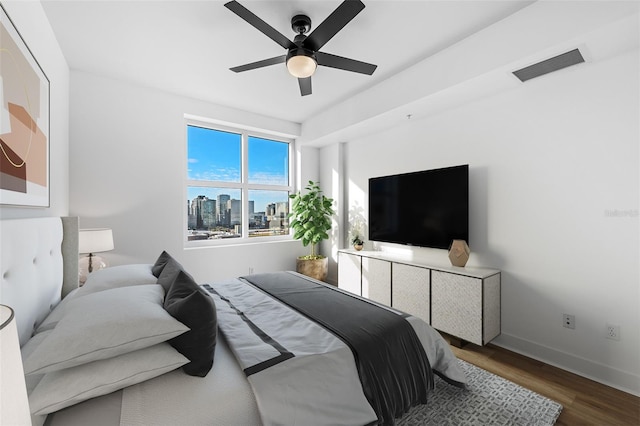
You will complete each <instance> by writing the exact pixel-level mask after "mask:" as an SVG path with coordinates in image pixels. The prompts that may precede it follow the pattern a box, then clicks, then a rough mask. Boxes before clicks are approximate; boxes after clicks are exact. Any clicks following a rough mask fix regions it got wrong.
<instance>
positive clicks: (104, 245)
mask: <svg viewBox="0 0 640 426" xmlns="http://www.w3.org/2000/svg"><path fill="white" fill-rule="evenodd" d="M78 236H79V241H78V249H79V252H80V253H82V254H87V253H88V256H84V257H82V258H80V261H79V264H80V267H79V270H80V272H79V278H80V285H81V286H82V285H83V284H84V283H85V281H87V276H88V275H89V274H90V273H92V272H93V271H97V270H99V269H104V268H106V267H107V266H108V265H107V262H106V261H105V260H104V259H103V258H102V257H100V256H95V255H94V254H93V253H101V252H105V251H110V250H113V247H114V246H113V232H112V231H111V229H109V228H92V229H81V230H80V232H79V235H78Z"/></svg>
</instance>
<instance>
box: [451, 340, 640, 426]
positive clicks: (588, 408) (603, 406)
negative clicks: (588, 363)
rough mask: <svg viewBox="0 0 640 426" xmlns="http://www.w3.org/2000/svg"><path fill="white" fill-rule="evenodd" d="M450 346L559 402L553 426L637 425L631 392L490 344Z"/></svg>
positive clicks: (639, 407) (638, 401)
mask: <svg viewBox="0 0 640 426" xmlns="http://www.w3.org/2000/svg"><path fill="white" fill-rule="evenodd" d="M444 337H445V339H448V336H444ZM451 348H452V349H453V352H454V353H455V355H456V356H457V357H458V358H460V359H462V360H465V361H467V362H469V363H471V364H474V365H477V366H478V367H480V368H483V369H485V370H487V371H490V372H492V373H494V374H496V375H498V376H501V377H504V378H505V379H508V380H511V381H512V382H514V383H517V384H519V385H520V386H522V387H525V388H527V389H530V390H532V391H534V392H537V393H539V394H541V395H544V396H546V397H547V398H550V399H552V400H554V401H557V402H559V403H560V404H562V406H563V409H562V413H561V414H560V417H559V418H558V421H557V423H556V425H557V426H566V425H571V426H573V425H594V426H614V425H620V426H623V425H630V426H638V425H640V398H638V397H636V396H634V395H631V394H628V393H625V392H622V391H619V390H617V389H614V388H611V387H609V386H605V385H602V384H600V383H597V382H594V381H593V380H589V379H585V378H584V377H581V376H578V375H576V374H573V373H569V372H567V371H564V370H561V369H559V368H556V367H552V366H550V365H547V364H544V363H543V362H540V361H536V360H533V359H531V358H527V357H525V356H522V355H519V354H516V353H514V352H511V351H508V350H506V349H502V348H499V347H497V346H493V345H491V344H489V345H487V346H484V347H480V346H477V345H474V344H467V345H465V346H464V347H463V348H462V349H460V348H456V347H453V346H452V347H451Z"/></svg>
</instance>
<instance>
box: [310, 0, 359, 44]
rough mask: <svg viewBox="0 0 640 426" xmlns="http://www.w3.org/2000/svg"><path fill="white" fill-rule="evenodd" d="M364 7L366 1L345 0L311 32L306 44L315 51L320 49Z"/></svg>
mask: <svg viewBox="0 0 640 426" xmlns="http://www.w3.org/2000/svg"><path fill="white" fill-rule="evenodd" d="M362 9H364V3H362V2H361V1H360V0H345V1H344V2H342V4H341V5H340V6H338V8H337V9H336V10H334V11H333V12H332V13H331V15H329V16H328V17H327V19H325V20H324V21H322V23H321V24H320V25H318V26H317V27H316V29H315V30H313V32H312V33H311V34H309V37H307V38H306V39H305V41H304V46H305V47H307V48H309V49H311V50H314V51H318V50H320V48H321V47H322V46H324V45H325V44H326V43H327V42H328V41H329V40H331V38H332V37H333V36H334V35H336V33H337V32H338V31H340V30H341V29H342V28H343V27H344V26H345V25H347V24H348V23H349V21H351V20H352V19H353V18H355V17H356V15H357V14H358V13H360V11H361V10H362Z"/></svg>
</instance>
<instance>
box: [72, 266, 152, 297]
mask: <svg viewBox="0 0 640 426" xmlns="http://www.w3.org/2000/svg"><path fill="white" fill-rule="evenodd" d="M157 282H158V279H157V278H156V277H155V275H153V274H152V273H151V265H150V264H144V263H141V264H132V265H118V266H112V267H110V268H105V269H99V270H97V271H95V272H92V273H90V274H89V276H88V277H87V281H86V282H85V283H84V285H83V286H82V287H80V289H79V290H78V296H86V295H87V294H91V293H95V292H98V291H104V290H110V289H112V288H119V287H128V286H133V285H144V284H156V283H157Z"/></svg>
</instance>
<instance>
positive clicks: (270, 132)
mask: <svg viewBox="0 0 640 426" xmlns="http://www.w3.org/2000/svg"><path fill="white" fill-rule="evenodd" d="M184 118H185V119H186V120H193V121H195V122H200V123H201V124H209V125H213V126H223V127H227V128H228V130H231V131H236V132H237V131H238V130H246V131H248V132H257V133H262V134H263V135H268V136H269V137H279V138H285V139H296V138H299V137H300V135H294V134H290V133H284V132H279V131H276V130H267V129H261V128H259V127H254V126H248V125H246V124H241V123H234V122H232V121H225V120H216V119H215V118H208V117H202V116H199V115H193V114H185V115H184ZM283 142H285V141H283Z"/></svg>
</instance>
